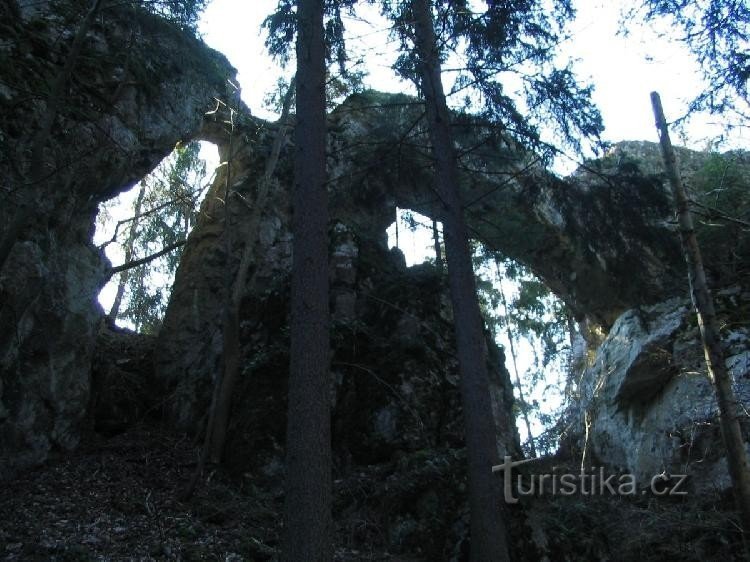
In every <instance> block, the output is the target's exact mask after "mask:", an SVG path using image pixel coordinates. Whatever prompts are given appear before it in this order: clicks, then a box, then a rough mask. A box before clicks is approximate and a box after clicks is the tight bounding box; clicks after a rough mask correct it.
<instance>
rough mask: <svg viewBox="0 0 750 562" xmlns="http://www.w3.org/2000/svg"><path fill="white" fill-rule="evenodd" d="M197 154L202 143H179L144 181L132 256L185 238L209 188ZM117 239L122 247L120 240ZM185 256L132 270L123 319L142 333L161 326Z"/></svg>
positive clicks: (176, 252) (168, 256) (177, 254)
mask: <svg viewBox="0 0 750 562" xmlns="http://www.w3.org/2000/svg"><path fill="white" fill-rule="evenodd" d="M199 152H200V144H199V143H198V142H191V143H189V144H187V145H183V146H178V147H177V148H176V149H175V151H174V152H173V153H172V154H171V155H170V156H169V157H167V158H166V159H165V160H164V161H162V163H161V164H159V166H158V167H157V168H156V169H155V170H154V171H153V172H152V173H151V174H150V175H149V176H147V177H146V178H145V179H144V180H143V181H144V182H145V184H146V192H145V195H144V199H143V205H142V211H141V216H140V218H138V219H136V222H135V224H136V237H135V240H134V245H133V258H132V259H133V260H136V259H140V258H144V257H147V256H149V255H152V254H155V253H156V252H158V251H160V250H161V249H163V248H164V247H166V246H170V245H172V244H174V243H176V242H180V241H182V240H185V239H186V238H187V235H188V234H189V232H190V230H191V229H192V227H193V226H194V224H195V222H196V220H197V216H198V215H197V211H198V209H197V208H198V203H199V201H200V199H201V197H202V195H203V192H204V190H205V185H204V184H205V180H206V164H205V162H204V161H203V160H202V159H201V158H200V156H199ZM126 230H127V229H126ZM123 234H124V233H123ZM119 243H120V244H123V245H124V241H123V240H122V239H120V240H119ZM181 255H182V248H181V247H180V248H177V249H176V250H174V251H172V252H170V253H168V254H166V255H165V256H162V257H160V258H157V259H155V260H153V261H150V262H148V263H146V264H144V265H141V266H138V267H136V268H133V269H132V270H130V272H129V274H128V277H127V286H126V293H125V301H124V302H125V307H124V309H123V310H122V311H121V312H120V313H119V314H118V319H119V320H121V321H125V322H127V323H130V324H132V325H133V327H134V328H135V329H136V331H139V332H143V333H155V332H157V331H158V330H159V327H160V326H161V319H162V318H163V316H164V312H165V310H166V307H167V304H168V301H169V295H170V292H171V285H172V280H173V278H174V274H175V271H176V270H177V266H178V264H179V261H180V257H181Z"/></svg>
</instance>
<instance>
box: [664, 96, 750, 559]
mask: <svg viewBox="0 0 750 562" xmlns="http://www.w3.org/2000/svg"><path fill="white" fill-rule="evenodd" d="M651 105H652V106H653V110H654V116H655V118H656V128H657V130H658V131H659V141H660V144H661V151H662V157H663V159H664V166H665V168H666V171H667V178H668V179H669V184H670V186H671V187H672V193H673V195H674V202H675V206H676V210H677V218H678V221H679V225H680V240H681V242H682V249H683V252H684V254H685V261H686V262H687V266H688V281H689V283H690V294H691V297H692V300H693V306H694V307H695V310H696V312H697V313H698V326H699V327H700V332H701V340H702V342H703V352H704V355H705V358H706V366H707V367H708V374H709V378H710V379H711V381H712V382H713V385H714V390H715V392H716V400H717V402H718V404H719V418H720V424H721V434H722V436H723V438H724V445H725V447H726V449H727V462H728V464H729V475H730V477H731V479H732V486H733V488H734V495H735V498H736V501H737V506H738V507H739V510H740V516H741V521H742V531H743V540H744V542H745V548H746V550H747V547H748V533H750V461H749V460H748V454H747V446H746V445H745V440H744V438H743V436H742V429H741V427H740V422H739V419H738V416H739V408H738V402H737V398H736V397H735V394H734V390H733V389H732V378H731V375H730V373H729V371H728V370H727V366H726V362H725V360H724V350H723V348H722V342H721V335H720V333H719V327H718V323H717V321H716V311H715V309H714V302H713V297H712V296H711V293H710V291H709V288H708V284H707V282H706V274H705V271H704V270H703V260H702V258H701V252H700V247H699V245H698V239H697V237H696V235H695V228H694V227H693V219H692V216H691V214H690V209H689V207H688V198H687V195H686V193H685V188H684V186H683V184H682V179H681V178H680V174H679V172H678V170H677V163H676V158H675V153H674V149H673V148H672V141H671V140H670V138H669V130H668V128H667V122H666V119H665V118H664V111H663V109H662V105H661V99H660V98H659V94H658V93H656V92H652V93H651Z"/></svg>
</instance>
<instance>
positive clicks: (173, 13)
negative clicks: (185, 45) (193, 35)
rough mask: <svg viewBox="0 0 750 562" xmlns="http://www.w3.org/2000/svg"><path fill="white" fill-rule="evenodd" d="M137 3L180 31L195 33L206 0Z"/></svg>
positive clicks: (206, 2) (145, 0) (150, 0)
mask: <svg viewBox="0 0 750 562" xmlns="http://www.w3.org/2000/svg"><path fill="white" fill-rule="evenodd" d="M137 3H138V4H140V5H141V6H143V7H144V8H145V9H146V10H147V11H149V12H151V13H152V14H156V15H158V16H161V17H163V18H164V19H165V20H167V21H169V22H171V23H173V24H175V25H177V26H178V27H180V28H181V29H185V30H189V31H193V32H195V31H196V29H197V26H198V20H199V19H200V16H201V14H202V13H203V10H205V9H206V6H207V5H208V0H140V1H139V2H137Z"/></svg>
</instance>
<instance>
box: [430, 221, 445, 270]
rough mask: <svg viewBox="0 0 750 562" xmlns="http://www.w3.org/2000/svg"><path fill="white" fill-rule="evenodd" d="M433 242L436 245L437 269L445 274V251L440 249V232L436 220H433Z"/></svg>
mask: <svg viewBox="0 0 750 562" xmlns="http://www.w3.org/2000/svg"><path fill="white" fill-rule="evenodd" d="M432 240H433V242H434V243H435V267H437V269H438V271H439V272H441V273H442V272H443V251H442V249H441V248H440V232H439V231H438V224H437V221H436V220H435V219H432Z"/></svg>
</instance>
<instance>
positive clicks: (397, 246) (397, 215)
mask: <svg viewBox="0 0 750 562" xmlns="http://www.w3.org/2000/svg"><path fill="white" fill-rule="evenodd" d="M400 215H401V213H399V212H398V207H396V248H398V249H399V250H400V249H401V247H400V246H399V241H398V223H399V219H400V218H401V217H400Z"/></svg>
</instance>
